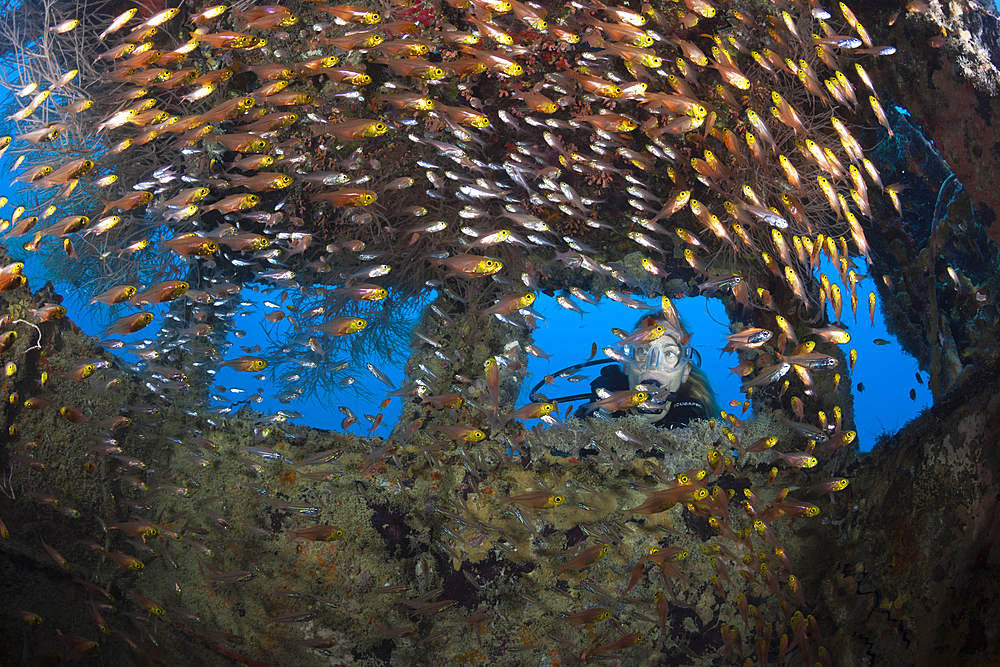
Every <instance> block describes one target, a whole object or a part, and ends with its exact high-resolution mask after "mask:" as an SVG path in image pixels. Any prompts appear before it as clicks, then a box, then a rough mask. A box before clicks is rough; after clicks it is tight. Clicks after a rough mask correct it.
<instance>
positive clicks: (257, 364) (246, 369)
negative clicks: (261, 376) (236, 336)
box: [221, 357, 267, 373]
mask: <svg viewBox="0 0 1000 667" xmlns="http://www.w3.org/2000/svg"><path fill="white" fill-rule="evenodd" d="M221 365H222V366H229V367H230V368H232V369H233V370H235V371H236V372H238V373H256V372H257V371H262V370H264V369H265V368H267V362H266V361H264V360H263V359H261V358H260V357H238V358H236V359H230V360H228V361H223V362H222V364H221Z"/></svg>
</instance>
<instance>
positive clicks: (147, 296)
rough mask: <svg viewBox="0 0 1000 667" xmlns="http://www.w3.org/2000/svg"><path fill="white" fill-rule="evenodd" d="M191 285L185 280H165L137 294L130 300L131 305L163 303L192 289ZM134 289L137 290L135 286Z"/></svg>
mask: <svg viewBox="0 0 1000 667" xmlns="http://www.w3.org/2000/svg"><path fill="white" fill-rule="evenodd" d="M190 287H191V285H189V284H188V283H186V282H184V281H183V280H165V281H163V282H160V283H156V284H155V285H152V286H151V287H149V288H148V289H147V290H145V291H144V292H142V293H141V294H136V295H135V296H134V297H133V298H132V299H131V300H130V301H129V305H132V306H141V305H144V304H148V303H163V302H164V301H172V300H173V299H176V298H178V297H181V296H183V295H184V293H185V292H187V291H188V289H190ZM132 289H133V291H134V290H135V288H134V287H133V288H132Z"/></svg>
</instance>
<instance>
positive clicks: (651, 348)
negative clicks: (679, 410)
mask: <svg viewBox="0 0 1000 667" xmlns="http://www.w3.org/2000/svg"><path fill="white" fill-rule="evenodd" d="M623 351H624V352H625V353H626V354H628V355H629V356H631V357H632V359H634V360H635V363H634V365H632V367H631V368H629V369H628V370H629V374H628V375H629V384H630V385H632V386H633V387H642V389H643V391H647V393H649V394H650V396H649V399H648V400H647V401H646V403H645V408H639V409H638V410H637V411H638V412H639V413H644V414H650V415H661V414H662V413H663V411H665V410H668V409H669V408H670V403H671V402H672V401H673V400H674V396H675V395H676V392H677V390H678V389H680V387H681V385H682V384H683V383H684V382H685V381H686V380H687V377H688V373H689V371H690V365H689V362H690V361H691V356H692V351H693V349H692V347H691V346H690V345H681V344H680V343H679V342H678V340H677V338H675V337H674V335H673V334H665V335H663V336H660V337H659V338H657V339H656V340H654V341H652V342H650V343H648V344H646V345H636V346H634V347H633V346H626V347H625V348H624V350H623ZM656 418H659V417H658V416H657V417H656Z"/></svg>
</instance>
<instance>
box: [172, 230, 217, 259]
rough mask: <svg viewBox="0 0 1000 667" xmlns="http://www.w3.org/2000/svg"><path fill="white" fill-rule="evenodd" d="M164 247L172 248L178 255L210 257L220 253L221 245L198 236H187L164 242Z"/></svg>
mask: <svg viewBox="0 0 1000 667" xmlns="http://www.w3.org/2000/svg"><path fill="white" fill-rule="evenodd" d="M163 245H165V246H166V247H168V248H170V249H171V250H173V251H174V252H176V253H177V254H178V255H202V256H208V255H211V254H214V253H216V252H218V250H219V244H218V243H216V242H215V241H213V240H212V239H209V238H206V237H204V236H200V235H198V234H185V235H183V236H178V237H176V238H172V239H170V240H169V241H164V242H163Z"/></svg>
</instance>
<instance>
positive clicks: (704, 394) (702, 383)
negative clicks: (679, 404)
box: [677, 361, 719, 419]
mask: <svg viewBox="0 0 1000 667" xmlns="http://www.w3.org/2000/svg"><path fill="white" fill-rule="evenodd" d="M689 363H690V364H691V374H690V375H688V379H687V382H685V383H684V384H682V385H681V388H680V389H679V390H678V392H677V393H678V394H680V395H681V396H687V397H689V398H693V399H695V400H697V401H701V404H702V405H704V406H705V409H706V410H707V411H708V416H709V418H713V419H714V418H716V417H718V416H719V404H718V403H717V402H716V400H715V392H714V391H712V385H711V384H710V383H709V381H708V375H706V374H705V371H703V370H701V368H700V367H698V366H696V365H695V364H694V362H693V361H692V362H689Z"/></svg>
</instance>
